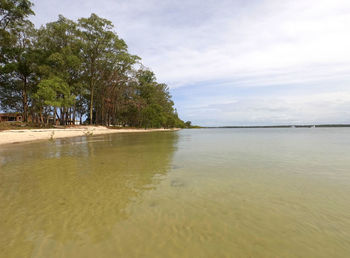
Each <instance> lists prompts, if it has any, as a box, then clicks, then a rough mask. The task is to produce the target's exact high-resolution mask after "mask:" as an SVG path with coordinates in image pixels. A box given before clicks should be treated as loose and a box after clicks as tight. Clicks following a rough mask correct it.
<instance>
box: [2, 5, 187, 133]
mask: <svg viewBox="0 0 350 258" xmlns="http://www.w3.org/2000/svg"><path fill="white" fill-rule="evenodd" d="M0 3H1V6H0V19H1V21H0V26H1V27H0V47H1V49H0V105H1V109H2V110H5V111H12V112H21V113H22V114H23V120H24V121H25V122H27V121H28V120H29V119H30V120H31V121H33V122H35V123H40V124H47V123H50V122H52V123H56V122H57V121H59V123H60V124H61V125H66V124H69V123H71V122H72V121H75V120H80V121H82V120H86V122H87V123H89V124H101V125H123V126H126V125H128V126H135V127H184V126H185V124H184V123H183V121H181V120H180V119H179V118H178V115H177V113H176V110H175V109H174V103H173V101H172V100H171V96H170V94H169V90H168V87H167V85H166V84H162V83H158V82H157V81H156V77H155V75H154V73H153V72H152V71H150V70H148V69H146V68H144V67H143V66H142V64H141V63H140V58H139V57H138V56H135V55H132V54H130V53H129V52H128V47H127V45H126V43H125V42H124V41H123V40H122V39H121V38H119V37H118V35H117V34H116V33H115V31H114V30H113V29H114V28H113V24H112V23H111V22H110V21H108V20H106V19H103V18H100V17H98V16H97V15H96V14H92V15H91V16H90V17H88V18H81V19H79V20H77V21H72V20H69V19H67V18H65V17H63V16H59V17H58V20H57V21H55V22H51V23H47V24H46V25H45V26H42V27H41V28H39V29H36V28H35V27H34V25H33V24H32V23H31V22H30V21H29V20H28V17H29V16H30V15H33V14H34V13H33V11H32V3H31V2H30V1H28V0H0Z"/></svg>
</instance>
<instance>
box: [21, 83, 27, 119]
mask: <svg viewBox="0 0 350 258" xmlns="http://www.w3.org/2000/svg"><path fill="white" fill-rule="evenodd" d="M22 102H23V122H26V123H27V122H28V96H27V77H24V79H23V89H22Z"/></svg>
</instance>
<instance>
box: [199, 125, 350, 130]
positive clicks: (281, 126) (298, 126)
mask: <svg viewBox="0 0 350 258" xmlns="http://www.w3.org/2000/svg"><path fill="white" fill-rule="evenodd" d="M325 127H350V124H320V125H262V126H204V127H201V128H223V129H225V128H325Z"/></svg>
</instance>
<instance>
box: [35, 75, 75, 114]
mask: <svg viewBox="0 0 350 258" xmlns="http://www.w3.org/2000/svg"><path fill="white" fill-rule="evenodd" d="M34 98H35V99H36V100H37V102H41V104H43V105H45V106H53V107H70V106H72V105H73V104H74V99H75V98H74V96H72V95H71V93H70V87H69V85H68V84H67V83H66V82H65V81H64V80H62V79H61V78H59V77H56V76H53V77H50V78H49V79H45V80H42V81H41V82H40V83H39V84H38V90H37V92H36V93H35V94H34Z"/></svg>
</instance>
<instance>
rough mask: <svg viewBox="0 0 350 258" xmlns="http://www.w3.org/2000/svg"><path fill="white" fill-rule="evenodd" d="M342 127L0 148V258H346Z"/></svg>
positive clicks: (348, 163) (349, 156)
mask: <svg viewBox="0 0 350 258" xmlns="http://www.w3.org/2000/svg"><path fill="white" fill-rule="evenodd" d="M349 253H350V130H349V129H242V130H241V129H210V130H209V129H208V130H207V129H205V130H183V131H180V132H161V133H159V132H157V133H147V134H125V135H124V134H120V135H108V136H94V137H87V138H86V137H81V138H79V137H78V138H74V139H64V140H56V141H55V142H41V143H31V144H20V145H17V146H11V147H3V148H2V149H0V257H348V254H349Z"/></svg>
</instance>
